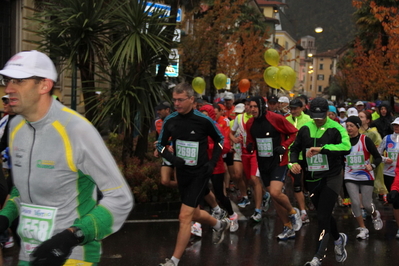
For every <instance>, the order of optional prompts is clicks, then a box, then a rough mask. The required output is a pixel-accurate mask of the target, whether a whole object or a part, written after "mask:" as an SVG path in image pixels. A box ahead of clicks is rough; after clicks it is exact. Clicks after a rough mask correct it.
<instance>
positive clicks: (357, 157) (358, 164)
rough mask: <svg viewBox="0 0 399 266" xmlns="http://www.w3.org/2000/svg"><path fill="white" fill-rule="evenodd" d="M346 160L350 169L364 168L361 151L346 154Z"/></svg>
mask: <svg viewBox="0 0 399 266" xmlns="http://www.w3.org/2000/svg"><path fill="white" fill-rule="evenodd" d="M346 162H347V164H348V166H349V167H350V168H352V169H365V160H364V154H363V153H362V152H354V153H351V154H349V155H348V156H346Z"/></svg>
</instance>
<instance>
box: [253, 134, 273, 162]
mask: <svg viewBox="0 0 399 266" xmlns="http://www.w3.org/2000/svg"><path fill="white" fill-rule="evenodd" d="M256 145H257V146H258V155H259V157H272V156H273V140H272V138H257V139H256Z"/></svg>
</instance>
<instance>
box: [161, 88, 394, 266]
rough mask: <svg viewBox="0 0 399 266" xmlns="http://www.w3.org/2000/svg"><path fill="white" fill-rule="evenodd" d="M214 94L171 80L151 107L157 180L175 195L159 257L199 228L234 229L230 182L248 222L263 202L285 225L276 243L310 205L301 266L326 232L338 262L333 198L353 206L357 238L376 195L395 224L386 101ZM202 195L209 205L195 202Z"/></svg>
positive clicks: (175, 259) (341, 233) (342, 242)
mask: <svg viewBox="0 0 399 266" xmlns="http://www.w3.org/2000/svg"><path fill="white" fill-rule="evenodd" d="M220 96H221V97H220V98H219V99H218V101H215V102H208V99H207V97H198V95H195V93H194V91H193V89H192V87H191V86H190V85H189V84H178V85H177V86H176V87H175V88H174V91H173V98H172V102H173V105H171V104H170V103H169V102H166V101H164V102H161V103H160V104H159V105H158V106H157V107H156V110H157V113H158V116H159V119H158V120H156V122H155V125H156V130H157V136H158V138H157V139H158V140H157V141H156V143H155V151H154V155H155V156H162V157H163V163H162V167H161V181H162V184H164V185H166V186H170V187H178V188H179V191H180V194H181V201H182V207H181V210H180V215H179V221H180V226H179V233H178V236H177V240H176V246H175V249H174V252H173V255H172V256H171V258H167V259H166V260H165V262H164V263H161V264H160V265H166V266H176V265H178V264H179V261H180V258H181V257H182V255H183V253H184V250H185V248H186V246H187V244H188V242H189V240H190V237H191V236H192V235H194V236H198V237H201V236H202V225H210V226H211V227H213V236H212V239H213V243H214V244H219V243H221V242H222V241H223V239H224V235H225V233H226V232H227V231H230V233H234V232H236V231H237V230H239V223H238V215H237V213H235V212H234V211H233V208H232V201H231V200H230V199H229V194H230V192H231V190H237V191H238V195H239V200H238V202H236V204H237V206H238V207H239V208H250V207H251V206H254V210H253V214H252V216H250V217H248V218H249V219H252V220H253V221H254V222H256V223H257V222H260V221H261V220H262V216H263V214H264V213H265V212H267V210H268V209H269V206H271V205H272V206H273V207H274V208H275V210H276V213H277V215H278V217H279V218H280V220H281V221H282V223H283V231H282V232H281V233H280V234H278V235H277V236H276V238H277V239H278V240H280V241H286V240H288V239H294V238H295V235H296V232H297V231H299V230H300V229H301V227H302V225H303V224H306V223H309V216H308V213H307V211H309V209H311V210H315V211H316V213H317V221H318V229H317V230H318V232H319V234H318V235H319V237H318V238H317V239H315V241H317V250H315V253H314V257H313V258H309V261H307V262H305V265H311V266H314V265H321V264H322V261H323V258H324V257H325V251H326V248H327V245H328V242H329V239H330V238H331V239H332V241H333V242H334V252H335V259H336V261H337V262H344V261H345V260H346V258H347V252H346V249H345V246H346V243H347V240H348V237H347V235H346V234H345V229H344V228H340V230H338V228H337V225H336V222H335V220H334V217H333V215H332V213H333V209H334V207H335V206H337V205H341V206H343V205H347V206H350V207H351V210H352V213H353V216H354V218H355V220H356V222H357V223H358V226H359V227H358V228H357V230H358V234H357V236H356V237H357V238H358V239H361V240H363V239H367V238H368V237H369V230H372V229H371V228H366V226H365V223H364V220H365V219H366V217H367V216H370V217H371V219H372V222H373V227H374V228H373V230H381V229H382V227H383V222H382V220H381V215H380V213H379V211H378V210H377V209H376V207H375V204H374V203H373V201H374V200H377V199H378V200H381V201H383V204H392V206H393V212H394V216H395V220H396V221H398V223H399V192H398V191H399V179H397V180H396V181H395V170H396V168H397V167H396V162H397V154H398V152H399V146H398V143H399V138H398V136H399V135H398V134H399V118H397V119H395V118H394V115H393V113H392V111H391V108H390V106H389V104H387V103H386V102H381V101H377V102H367V101H361V100H359V101H355V102H354V103H350V102H343V103H341V104H334V103H333V102H331V101H328V100H327V99H324V98H322V97H317V98H314V99H312V100H311V101H309V100H308V98H307V97H306V96H304V95H300V96H297V97H295V98H293V99H290V98H289V97H287V96H281V97H278V96H275V95H270V96H268V97H267V98H266V97H260V96H255V97H246V98H244V99H235V95H234V94H233V93H231V92H225V93H222V94H221V95H220ZM287 178H291V179H292V182H290V184H292V185H293V189H292V190H293V191H294V200H293V201H290V199H289V197H288V196H287V195H286V194H285V193H284V189H285V181H286V179H287ZM210 184H211V185H210ZM210 188H211V189H210ZM373 193H374V194H373ZM373 195H376V196H377V197H376V198H375V197H373ZM251 201H253V204H251ZM204 202H206V203H207V204H208V205H209V206H210V213H209V212H207V211H205V210H204V209H203V208H202V206H203V205H204ZM271 203H272V204H271ZM233 204H234V203H233ZM398 227H399V224H398ZM396 237H397V238H399V230H398V232H397V235H396Z"/></svg>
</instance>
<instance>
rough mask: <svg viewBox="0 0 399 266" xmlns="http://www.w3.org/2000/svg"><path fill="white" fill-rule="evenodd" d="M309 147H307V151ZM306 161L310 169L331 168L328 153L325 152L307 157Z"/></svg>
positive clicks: (323, 169)
mask: <svg viewBox="0 0 399 266" xmlns="http://www.w3.org/2000/svg"><path fill="white" fill-rule="evenodd" d="M308 150H309V149H306V152H307V151H308ZM306 162H307V164H308V170H309V171H314V172H317V171H327V170H329V169H330V168H329V167H328V160H327V155H325V154H320V153H319V154H316V155H314V156H312V157H310V158H308V157H306Z"/></svg>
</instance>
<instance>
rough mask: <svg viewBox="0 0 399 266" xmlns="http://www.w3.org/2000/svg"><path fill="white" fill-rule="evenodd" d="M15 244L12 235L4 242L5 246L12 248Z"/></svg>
mask: <svg viewBox="0 0 399 266" xmlns="http://www.w3.org/2000/svg"><path fill="white" fill-rule="evenodd" d="M13 246H14V238H13V237H12V236H10V238H8V241H7V242H6V243H4V248H12V247H13Z"/></svg>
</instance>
